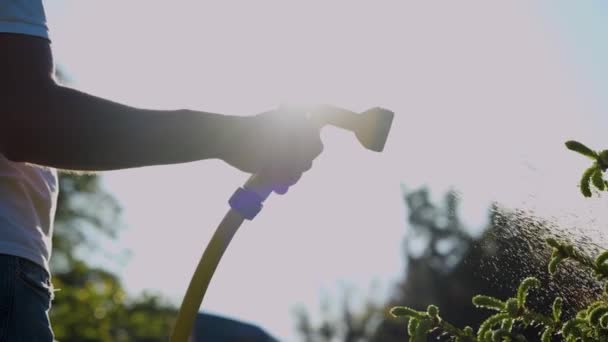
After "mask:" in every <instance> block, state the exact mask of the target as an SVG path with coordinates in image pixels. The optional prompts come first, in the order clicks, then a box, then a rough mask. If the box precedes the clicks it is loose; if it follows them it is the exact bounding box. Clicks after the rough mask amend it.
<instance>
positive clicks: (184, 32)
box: [47, 0, 608, 341]
mask: <svg viewBox="0 0 608 342" xmlns="http://www.w3.org/2000/svg"><path fill="white" fill-rule="evenodd" d="M47 15H48V19H49V24H50V25H49V26H50V29H51V39H52V44H53V50H54V53H55V58H56V62H57V65H58V71H59V76H60V78H61V79H62V81H63V82H64V83H65V84H67V85H70V86H73V87H76V88H78V89H81V90H83V91H85V92H89V93H92V94H95V95H98V96H102V97H106V98H109V99H112V100H114V101H118V102H122V103H126V104H129V105H132V106H139V107H146V108H190V109H196V110H203V111H209V112H217V113H225V114H235V115H252V114H256V113H259V112H263V111H266V110H268V109H272V108H275V107H277V106H278V105H279V104H280V103H284V102H296V103H332V104H335V105H338V106H342V107H345V108H348V109H351V110H354V111H363V110H365V109H368V108H370V107H375V106H382V107H385V108H388V109H391V110H393V111H394V112H395V113H396V116H395V120H394V123H393V130H392V132H391V135H390V136H389V140H388V142H387V145H386V149H385V152H383V153H382V154H376V153H373V152H369V151H366V150H364V149H361V148H360V147H359V146H357V143H354V142H353V137H352V136H351V135H352V134H351V133H349V132H345V131H340V130H338V129H334V128H326V129H325V130H324V132H323V140H324V143H325V152H324V154H323V155H322V156H320V157H319V158H318V159H317V161H316V162H315V167H314V168H313V169H312V170H311V171H310V172H308V173H307V174H306V175H305V176H304V177H303V179H302V180H301V181H300V183H299V184H297V185H296V186H295V187H293V188H292V189H291V190H290V191H289V193H288V194H287V195H285V196H273V197H271V198H270V199H269V200H268V201H267V203H266V205H265V210H264V211H263V212H262V214H260V215H259V216H258V217H257V218H256V220H254V221H252V222H248V223H247V224H246V225H245V226H244V227H243V228H242V229H241V230H240V231H239V233H238V235H237V236H236V238H235V240H234V241H233V243H232V244H231V246H230V248H229V250H228V251H227V253H226V255H225V256H224V258H223V260H222V262H221V264H220V266H219V268H218V271H217V273H216V274H215V277H214V280H213V282H212V284H211V287H210V289H209V291H208V292H207V296H206V298H205V302H204V305H203V307H204V311H205V312H209V313H212V314H217V315H220V316H226V317H230V318H232V319H236V320H241V321H245V322H249V323H252V324H255V325H257V326H259V327H262V328H263V329H264V330H265V331H267V332H268V333H269V334H271V335H272V336H274V337H275V338H277V339H279V340H281V341H298V340H300V341H393V340H394V341H405V339H406V336H407V335H406V329H405V324H404V322H401V321H399V320H394V319H391V318H390V317H388V315H387V309H388V308H390V306H392V305H410V306H413V307H416V308H420V309H421V308H424V307H426V305H428V304H430V303H435V304H438V305H439V306H440V308H441V309H442V312H443V315H444V316H445V317H446V318H447V319H448V320H451V321H453V322H454V323H456V324H458V325H463V324H471V325H475V324H476V322H479V319H480V317H481V316H480V315H483V314H485V313H483V312H479V310H475V309H473V308H472V305H470V298H471V296H472V295H474V294H477V293H489V294H495V295H497V296H501V297H506V296H509V295H510V294H511V293H512V292H513V290H514V289H515V287H516V285H517V284H518V283H519V281H520V280H521V279H522V278H524V277H525V276H529V275H537V276H539V277H542V276H543V275H545V274H546V272H545V268H546V261H547V256H548V254H547V252H548V251H547V249H546V247H545V246H544V244H543V239H544V238H545V237H547V236H552V235H558V236H560V237H564V236H566V237H568V238H569V239H572V240H574V241H577V242H578V243H579V244H580V245H581V246H582V248H584V249H586V250H588V251H589V252H593V251H596V250H597V249H598V248H602V247H606V244H605V243H604V241H605V240H604V239H603V237H602V231H603V230H605V227H606V224H607V223H608V214H607V212H606V210H605V208H606V204H607V203H606V198H605V196H604V197H601V196H597V195H596V196H595V197H594V198H592V199H584V198H583V197H582V196H581V195H580V193H579V189H578V179H579V177H580V174H581V172H582V171H583V170H584V169H585V168H586V167H587V166H588V165H587V164H588V161H587V160H585V159H584V158H582V157H580V156H578V155H576V154H574V153H572V152H569V151H567V150H566V149H565V148H564V146H563V143H564V141H566V140H569V139H577V140H580V141H582V142H584V143H585V144H588V145H589V146H591V147H592V148H595V149H603V148H608V141H607V140H606V134H605V127H608V115H606V112H607V109H608V100H606V99H607V98H606V96H605V94H606V91H607V90H608V62H607V61H608V47H607V45H606V44H605V37H606V35H607V34H608V23H607V22H606V21H605V20H604V18H605V17H606V15H608V5H606V4H605V3H604V2H601V1H599V0H598V1H588V2H585V3H581V2H577V3H574V2H568V1H553V2H550V3H549V2H534V3H530V2H524V1H510V2H504V3H491V4H490V3H487V2H484V1H461V2H458V3H441V4H439V3H432V2H424V3H423V2H401V1H374V2H352V1H307V2H297V1H278V0H276V1H270V0H264V1H256V2H245V1H233V0H225V1H222V2H211V1H143V0H138V1H135V0H133V1H108V0H106V1H97V0H89V1H75V0H54V1H48V2H47ZM247 177H248V175H246V174H243V173H241V172H239V171H237V170H234V169H231V168H230V167H229V166H227V165H226V164H224V163H222V162H219V161H203V162H198V163H190V164H183V165H175V166H163V167H150V168H142V169H130V170H124V171H115V172H105V173H102V174H98V175H87V176H75V175H70V174H63V175H62V177H61V186H62V193H61V195H60V203H59V207H58V215H57V222H56V233H55V239H54V252H53V253H54V254H53V258H52V264H53V265H52V267H53V271H54V278H53V279H54V283H55V287H57V288H61V291H59V292H57V294H56V299H55V302H54V307H53V310H52V312H51V318H52V321H53V325H54V329H55V333H56V335H57V338H58V339H59V340H61V341H96V340H100V341H156V340H163V339H166V336H167V335H168V332H169V329H170V325H171V322H172V319H173V317H174V315H175V310H176V307H177V305H179V303H180V301H181V298H182V296H183V294H184V293H185V290H186V287H187V285H188V282H189V279H190V276H191V275H192V272H193V271H194V268H195V265H196V263H197V262H198V259H199V258H200V255H201V254H202V251H203V249H204V247H205V245H206V243H207V242H208V241H209V239H210V238H211V235H212V233H213V231H214V229H215V228H216V225H217V223H218V222H219V221H220V219H221V218H222V217H223V215H224V213H225V212H226V210H227V209H228V205H227V200H228V198H229V197H230V195H231V194H232V192H233V191H234V189H236V188H237V187H238V186H240V185H241V184H242V183H243V182H244V181H245V180H246V179H247ZM586 277H587V276H586V275H579V274H577V273H576V272H571V273H570V274H568V275H564V276H563V277H562V278H563V279H562V278H559V279H556V284H557V285H554V286H551V287H547V289H546V292H545V293H544V294H545V296H539V298H540V299H539V301H540V303H539V305H541V304H542V301H543V300H551V299H552V296H553V295H554V294H555V293H567V294H568V296H569V298H572V299H571V301H570V302H569V303H567V304H569V305H570V306H569V308H571V310H574V308H576V307H577V306H578V305H582V304H583V303H584V302H585V301H586V300H588V299H589V298H591V297H592V296H593V295H594V294H595V293H596V292H595V291H596V290H597V288H596V286H595V284H594V283H593V281H592V280H587V278H586ZM543 279H544V280H546V281H547V282H548V278H543ZM574 279H578V280H574ZM581 279H583V280H581Z"/></svg>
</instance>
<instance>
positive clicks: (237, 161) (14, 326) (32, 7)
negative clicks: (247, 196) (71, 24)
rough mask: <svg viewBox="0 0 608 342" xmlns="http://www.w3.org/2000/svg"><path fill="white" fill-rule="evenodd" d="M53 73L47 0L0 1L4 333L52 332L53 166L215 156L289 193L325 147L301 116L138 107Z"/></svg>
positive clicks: (0, 330) (0, 296)
mask: <svg viewBox="0 0 608 342" xmlns="http://www.w3.org/2000/svg"><path fill="white" fill-rule="evenodd" d="M100 62H103V61H100ZM101 65H103V64H101ZM53 74H54V66H53V59H52V53H51V46H50V40H49V36H48V33H47V28H46V20H45V15H44V9H43V5H42V0H0V341H52V340H53V333H52V329H51V327H50V324H49V319H48V310H49V307H50V301H51V295H52V291H51V283H50V280H49V278H50V275H49V274H50V273H49V266H48V265H49V257H50V254H51V253H50V252H51V235H52V226H53V217H54V210H55V203H56V198H57V192H58V188H57V173H56V171H55V169H68V170H84V171H100V170H115V169H122V168H132V167H141V166H149V165H161V164H171V163H183V162H190V161H195V160H203V159H210V158H216V159H221V160H224V161H225V162H227V163H228V164H229V165H232V166H234V167H236V168H238V169H240V170H242V171H245V172H249V173H259V172H263V173H266V174H268V175H270V176H271V177H273V179H275V180H276V184H277V185H276V187H275V188H274V189H275V191H276V192H278V193H285V192H286V191H287V188H288V187H289V186H291V185H293V184H294V183H295V182H296V181H297V180H298V178H299V177H300V175H301V173H303V172H304V171H306V170H308V169H309V168H310V167H311V164H312V160H313V159H314V158H315V157H316V156H317V155H318V154H319V153H320V152H321V150H322V145H321V141H320V138H319V132H318V128H315V127H313V125H312V124H309V123H308V121H307V120H305V119H304V118H300V120H299V122H298V123H297V124H293V123H292V124H291V125H287V126H285V125H282V124H281V118H282V116H281V113H279V112H277V111H273V112H268V113H263V114H259V115H256V116H249V117H237V116H228V115H219V114H212V113H204V112H197V111H191V110H174V111H164V110H144V109H138V108H132V107H129V106H125V105H122V104H118V103H114V102H111V101H108V100H105V99H101V98H98V97H95V96H92V95H88V94H85V93H82V92H80V91H77V90H74V89H70V88H67V87H64V86H61V85H59V84H57V83H56V82H55V80H54V77H53ZM289 127H292V128H294V129H290V128H289Z"/></svg>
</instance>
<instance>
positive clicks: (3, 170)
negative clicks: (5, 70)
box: [0, 0, 58, 271]
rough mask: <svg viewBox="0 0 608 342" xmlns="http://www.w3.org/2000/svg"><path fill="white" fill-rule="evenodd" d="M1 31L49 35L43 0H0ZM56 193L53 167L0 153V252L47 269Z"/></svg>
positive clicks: (41, 35)
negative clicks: (15, 159) (10, 157)
mask: <svg viewBox="0 0 608 342" xmlns="http://www.w3.org/2000/svg"><path fill="white" fill-rule="evenodd" d="M0 32H9V33H20V34H26V35H30V36H36V37H42V38H46V39H48V38H49V34H48V28H47V25H46V16H45V14H44V7H43V5H42V0H0ZM0 53H2V52H1V51H0ZM0 77H1V76H0ZM0 105H1V104H0ZM57 193H58V187H57V172H56V171H55V170H53V169H49V168H43V167H39V166H33V165H29V164H25V163H13V162H11V161H9V160H8V159H6V158H5V157H4V156H3V155H1V154H0V254H10V255H15V256H19V257H22V258H26V259H28V260H31V261H33V262H35V263H37V264H39V265H41V266H43V267H44V268H45V269H46V270H47V271H48V270H49V258H50V256H51V236H52V234H53V220H54V216H55V206H56V204H57Z"/></svg>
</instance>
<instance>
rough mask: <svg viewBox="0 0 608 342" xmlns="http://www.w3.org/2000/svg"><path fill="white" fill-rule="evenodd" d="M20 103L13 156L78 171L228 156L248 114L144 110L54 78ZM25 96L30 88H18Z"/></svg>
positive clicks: (13, 121) (15, 110)
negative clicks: (228, 147)
mask: <svg viewBox="0 0 608 342" xmlns="http://www.w3.org/2000/svg"><path fill="white" fill-rule="evenodd" d="M24 91H25V92H27V94H29V96H30V98H29V99H27V98H23V99H22V100H23V101H11V102H13V106H12V113H11V114H10V115H9V118H8V123H9V126H10V129H9V130H7V131H8V134H9V135H10V137H9V139H8V141H9V142H10V144H9V145H8V150H7V153H6V154H7V156H8V157H9V158H11V159H13V160H16V161H27V162H30V163H36V164H41V165H47V166H52V167H56V168H62V169H73V170H113V169H122V168H131V167H139V166H148V165H160V164H172V163H181V162H189V161H194V160H200V159H207V158H219V157H221V153H222V152H221V150H222V149H224V148H226V146H225V145H226V144H228V143H229V142H230V141H231V140H232V138H234V137H232V136H231V135H232V134H238V133H236V132H238V129H237V127H239V123H240V122H241V121H242V120H243V118H238V117H232V116H224V115H219V114H211V113H201V112H194V111H187V110H177V111H158V110H143V109H137V108H133V107H129V106H125V105H122V104H118V103H114V102H111V101H108V100H104V99H101V98H98V97H95V96H91V95H88V94H85V93H82V92H79V91H77V90H74V89H70V88H66V87H62V86H59V85H56V84H53V83H47V85H46V86H44V87H40V88H38V89H37V90H32V89H31V88H30V89H25V90H24ZM15 97H17V98H19V97H23V94H19V95H17V94H15Z"/></svg>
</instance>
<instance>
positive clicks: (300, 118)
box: [220, 107, 323, 194]
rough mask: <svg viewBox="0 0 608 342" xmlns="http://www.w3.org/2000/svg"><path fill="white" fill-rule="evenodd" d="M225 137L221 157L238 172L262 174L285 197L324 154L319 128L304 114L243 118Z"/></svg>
mask: <svg viewBox="0 0 608 342" xmlns="http://www.w3.org/2000/svg"><path fill="white" fill-rule="evenodd" d="M236 126H237V127H235V129H234V131H232V133H231V134H230V136H229V137H226V141H225V146H224V148H223V149H222V153H221V156H220V158H221V159H223V160H224V161H226V162H227V163H228V164H230V165H232V166H234V167H236V168H238V169H239V170H242V171H245V172H248V173H252V174H262V175H264V176H265V177H269V178H270V179H272V180H273V183H274V184H276V186H275V187H274V191H275V192H276V193H278V194H284V193H286V192H287V189H288V188H289V187H290V186H292V185H294V184H295V183H296V182H297V181H298V180H299V179H300V177H301V175H302V173H304V172H305V171H307V170H309V169H310V168H311V167H312V162H313V160H314V159H315V158H316V157H317V156H318V155H319V154H320V153H321V152H322V151H323V144H322V142H321V137H320V132H319V131H320V127H319V126H317V125H315V124H314V123H313V122H312V121H310V120H309V119H308V118H307V117H306V115H305V113H304V112H300V111H294V110H291V109H289V108H285V107H282V108H279V109H277V110H274V111H270V112H265V113H262V114H258V115H255V116H252V117H244V118H242V120H241V122H240V123H238V124H236Z"/></svg>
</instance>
